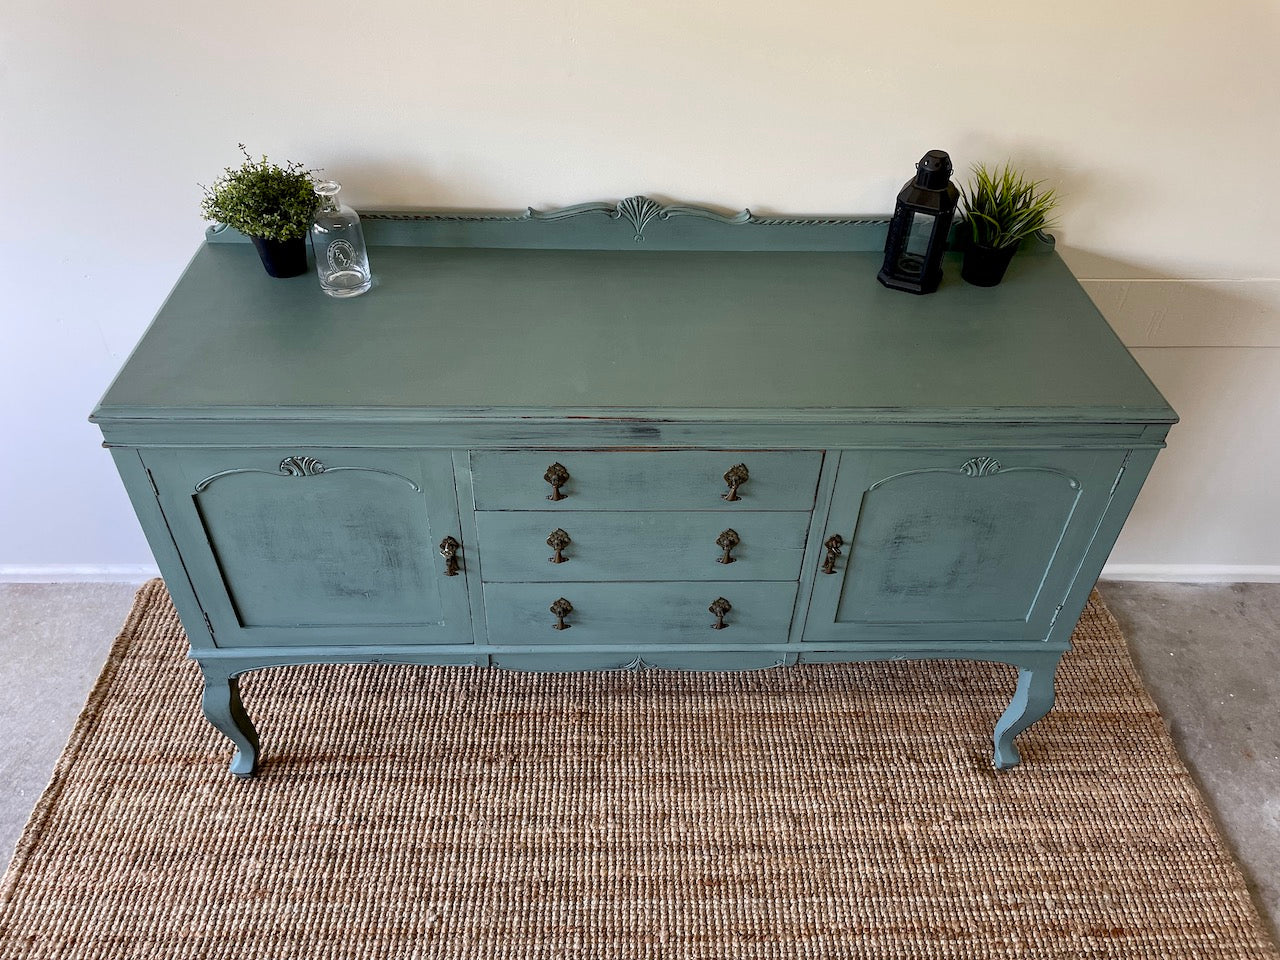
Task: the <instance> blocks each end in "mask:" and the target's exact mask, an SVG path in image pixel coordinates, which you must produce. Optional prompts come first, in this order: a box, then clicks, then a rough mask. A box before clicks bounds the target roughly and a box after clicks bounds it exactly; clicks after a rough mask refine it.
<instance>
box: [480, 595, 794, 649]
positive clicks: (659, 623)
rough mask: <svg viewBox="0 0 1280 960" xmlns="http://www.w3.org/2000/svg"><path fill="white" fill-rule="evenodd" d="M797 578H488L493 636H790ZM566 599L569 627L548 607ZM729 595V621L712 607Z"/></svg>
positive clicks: (632, 639)
mask: <svg viewBox="0 0 1280 960" xmlns="http://www.w3.org/2000/svg"><path fill="white" fill-rule="evenodd" d="M796 587H797V585H796V583H795V582H786V583H780V582H759V583H751V582H747V583H743V582H741V581H738V582H733V581H710V582H705V583H561V584H551V583H487V584H485V586H484V607H485V615H486V617H487V618H488V621H489V642H490V643H492V644H494V645H498V646H525V645H527V644H544V643H555V644H591V643H631V644H636V643H639V644H671V643H729V644H737V643H786V641H787V633H788V630H789V629H790V626H791V613H792V609H793V608H794V606H795V601H796ZM561 598H563V599H565V600H568V601H569V603H570V604H571V605H572V607H573V610H572V612H570V613H568V614H566V615H565V617H564V623H565V625H566V626H567V627H568V629H565V630H557V629H555V625H556V617H555V615H554V614H552V612H551V610H550V607H551V605H552V604H553V603H555V601H557V600H559V599H561ZM721 598H723V599H724V600H727V601H728V602H729V610H728V611H727V612H726V613H725V614H724V629H722V630H715V629H713V624H715V622H716V617H715V614H713V613H711V611H710V610H709V609H708V607H710V606H711V604H712V603H713V602H714V601H716V600H718V599H721Z"/></svg>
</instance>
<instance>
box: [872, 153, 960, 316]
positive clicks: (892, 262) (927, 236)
mask: <svg viewBox="0 0 1280 960" xmlns="http://www.w3.org/2000/svg"><path fill="white" fill-rule="evenodd" d="M959 199H960V191H959V190H958V189H957V188H956V185H955V184H954V183H952V182H951V158H950V157H949V156H947V154H946V152H945V151H943V150H930V151H929V152H928V153H926V154H925V155H924V156H923V157H921V158H920V162H919V163H917V164H916V178H915V179H914V180H911V181H908V182H907V183H906V185H905V186H903V188H902V192H901V193H899V194H898V205H897V206H896V207H895V208H894V210H893V219H892V220H891V221H890V222H889V238H888V239H887V240H886V241H885V245H884V266H883V267H881V268H880V275H879V277H878V279H879V281H880V282H881V283H883V284H884V285H885V286H886V287H891V288H892V289H894V290H906V291H907V292H909V293H933V291H935V290H937V289H938V284H939V283H941V282H942V254H943V253H945V252H946V249H947V231H948V230H950V229H951V217H952V216H953V215H954V214H955V212H956V201H957V200H959Z"/></svg>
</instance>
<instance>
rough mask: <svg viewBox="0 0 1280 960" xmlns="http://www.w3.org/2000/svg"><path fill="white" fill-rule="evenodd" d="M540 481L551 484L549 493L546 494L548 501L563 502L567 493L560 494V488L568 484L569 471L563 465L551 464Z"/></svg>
mask: <svg viewBox="0 0 1280 960" xmlns="http://www.w3.org/2000/svg"><path fill="white" fill-rule="evenodd" d="M542 479H543V480H545V481H547V483H549V484H551V492H550V493H549V494H547V499H548V500H563V499H564V498H565V497H567V496H568V494H567V493H561V492H560V488H561V487H563V486H564V485H565V484H566V483H568V482H569V471H568V470H566V469H565V468H564V465H563V464H559V463H553V464H552V465H551V466H549V467H547V472H546V473H544V474H543V475H542Z"/></svg>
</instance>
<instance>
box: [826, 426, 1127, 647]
mask: <svg viewBox="0 0 1280 960" xmlns="http://www.w3.org/2000/svg"><path fill="white" fill-rule="evenodd" d="M1123 462H1124V452H1123V451H1114V450H1100V451H1099V450H1067V451H1053V450H1007V451H992V452H985V453H983V454H982V455H977V456H975V455H973V454H972V453H971V452H967V451H917V452H904V451H892V452H889V451H885V452H866V453H863V452H854V451H846V452H844V453H843V454H842V455H841V458H840V464H839V467H838V472H837V475H836V484H835V490H834V493H833V496H832V503H831V511H830V514H829V517H828V522H827V526H826V528H825V529H824V531H823V533H822V538H823V540H827V539H828V538H829V537H830V536H832V535H833V534H835V535H838V536H840V537H842V538H843V540H844V544H843V548H842V549H843V554H842V555H841V556H840V557H838V558H836V560H835V563H834V564H833V565H832V572H831V573H829V574H828V573H825V572H824V570H823V569H821V568H820V569H818V570H817V571H816V577H817V581H816V583H815V586H814V591H813V599H812V602H811V604H810V609H809V615H808V619H807V621H806V625H805V630H804V638H803V639H804V640H806V641H812V640H867V641H876V640H892V641H911V640H920V641H947V640H1002V639H1008V640H1015V639H1016V640H1039V639H1043V638H1044V637H1045V636H1046V635H1047V634H1048V632H1049V627H1050V626H1051V625H1052V623H1053V621H1054V618H1055V617H1056V615H1057V611H1058V609H1059V607H1060V605H1061V603H1062V601H1063V599H1064V597H1065V596H1066V593H1067V590H1068V588H1069V587H1070V586H1071V583H1072V581H1073V580H1074V578H1075V574H1076V571H1077V569H1078V568H1079V565H1080V562H1081V560H1082V559H1083V557H1084V555H1085V552H1086V551H1087V550H1088V547H1089V544H1090V542H1091V541H1092V539H1093V534H1094V531H1095V530H1096V529H1097V526H1098V523H1099V521H1100V520H1101V518H1102V514H1103V513H1104V511H1105V510H1106V507H1107V503H1108V502H1109V500H1110V495H1111V491H1112V489H1113V487H1114V485H1115V482H1116V479H1117V477H1118V475H1119V471H1120V467H1121V465H1122V464H1123ZM825 556H826V552H825V551H824V552H823V557H824V558H825Z"/></svg>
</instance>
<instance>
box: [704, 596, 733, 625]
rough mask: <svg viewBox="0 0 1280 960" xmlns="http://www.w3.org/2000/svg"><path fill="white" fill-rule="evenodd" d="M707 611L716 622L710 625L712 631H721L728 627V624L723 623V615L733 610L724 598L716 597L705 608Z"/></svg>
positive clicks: (731, 605)
mask: <svg viewBox="0 0 1280 960" xmlns="http://www.w3.org/2000/svg"><path fill="white" fill-rule="evenodd" d="M707 609H708V610H710V611H711V612H712V613H714V614H715V616H716V622H715V623H713V624H712V625H711V629H712V630H723V629H724V628H725V627H727V626H728V624H727V623H725V622H724V615H725V614H726V613H728V612H729V611H730V610H732V609H733V604H731V603H730V602H729V601H728V600H726V599H725V598H724V597H716V599H714V600H712V601H711V606H709V607H707Z"/></svg>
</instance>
